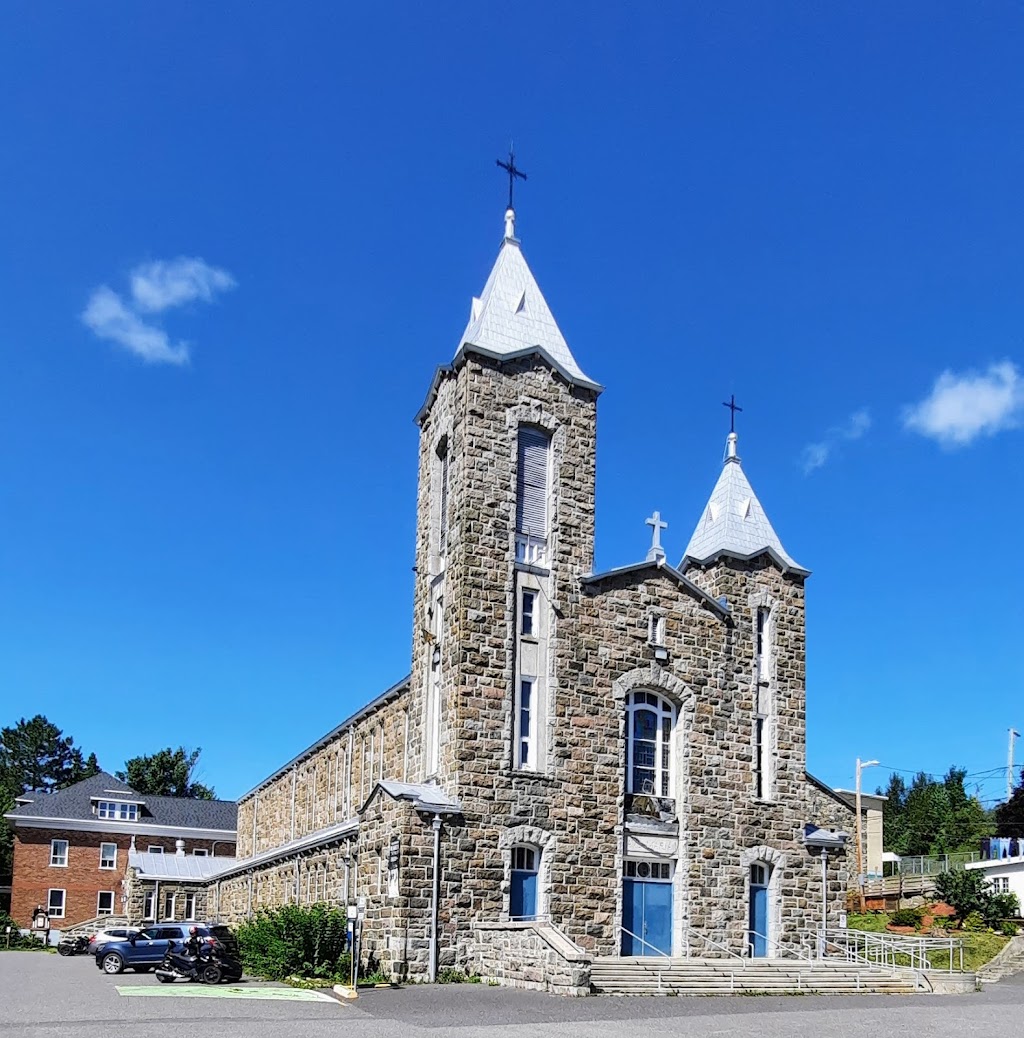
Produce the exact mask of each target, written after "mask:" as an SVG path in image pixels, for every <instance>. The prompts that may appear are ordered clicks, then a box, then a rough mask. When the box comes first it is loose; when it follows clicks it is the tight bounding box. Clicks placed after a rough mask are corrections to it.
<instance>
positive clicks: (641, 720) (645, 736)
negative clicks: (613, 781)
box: [626, 692, 676, 797]
mask: <svg viewBox="0 0 1024 1038" xmlns="http://www.w3.org/2000/svg"><path fill="white" fill-rule="evenodd" d="M675 720H676V710H675V707H674V706H673V705H672V703H670V702H669V701H668V700H667V699H664V698H663V697H662V696H659V695H658V694H657V693H656V692H631V693H630V694H629V696H628V698H627V700H626V792H627V793H634V794H636V793H645V794H648V795H650V796H656V797H671V796H672V795H673V794H672V771H673V769H672V737H673V731H674V729H675Z"/></svg>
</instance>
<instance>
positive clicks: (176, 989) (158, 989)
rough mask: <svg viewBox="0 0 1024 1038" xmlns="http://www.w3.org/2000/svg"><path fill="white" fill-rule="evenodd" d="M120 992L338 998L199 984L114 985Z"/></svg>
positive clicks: (288, 990) (286, 999) (290, 999)
mask: <svg viewBox="0 0 1024 1038" xmlns="http://www.w3.org/2000/svg"><path fill="white" fill-rule="evenodd" d="M117 993H118V994H119V995H132V996H134V995H143V996H146V997H147V998H265V999H272V1000H277V1001H279V1002H334V1003H335V1004H337V1001H338V1000H337V999H335V998H331V996H330V995H325V994H324V993H323V992H322V991H304V990H303V989H302V988H257V987H233V986H232V985H230V984H228V985H224V986H220V985H217V986H214V987H203V986H201V985H199V984H160V985H158V986H154V987H142V986H138V987H136V986H134V985H133V986H132V987H127V986H121V985H117Z"/></svg>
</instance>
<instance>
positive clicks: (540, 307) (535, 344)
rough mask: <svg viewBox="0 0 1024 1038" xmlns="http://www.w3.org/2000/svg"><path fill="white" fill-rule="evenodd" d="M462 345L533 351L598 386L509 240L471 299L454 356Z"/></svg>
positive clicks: (495, 352)
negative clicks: (488, 275) (560, 327)
mask: <svg viewBox="0 0 1024 1038" xmlns="http://www.w3.org/2000/svg"><path fill="white" fill-rule="evenodd" d="M467 347H474V348H475V349H477V350H481V351H482V352H484V353H487V354H490V355H491V356H495V357H502V356H509V355H514V354H521V353H524V352H528V351H532V350H539V351H540V352H542V353H543V354H545V355H546V356H547V358H548V359H549V360H550V361H551V362H552V363H553V364H554V365H555V366H556V367H557V368H559V369H560V370H561V372H562V374H563V375H565V377H566V378H568V379H569V380H570V381H572V382H577V383H579V384H581V385H585V386H589V387H591V388H593V389H599V388H600V387H599V386H598V384H597V383H596V382H594V381H593V380H591V379H589V378H587V376H586V375H584V374H583V371H582V369H581V368H580V366H579V365H578V364H577V363H576V358H575V357H573V355H572V352H571V351H570V350H569V344H568V343H567V342H566V341H565V337H564V336H563V335H562V332H561V330H560V329H559V327H558V325H557V324H556V323H555V318H554V315H553V314H552V313H551V308H550V307H549V306H548V304H547V301H546V300H545V298H544V295H543V293H542V292H541V290H540V286H539V285H538V284H537V280H536V278H534V276H533V272H532V271H531V270H530V268H529V266H528V265H527V263H526V257H524V256H523V252H522V249H520V247H519V242H518V241H517V240H516V239H515V238H506V239H505V240H504V241H503V242H502V244H501V249H500V251H499V252H498V258H497V260H496V261H495V264H494V267H493V268H492V270H491V274H490V277H488V279H487V283H486V284H485V285H484V290H483V292H482V293H481V295H480V298H479V299H474V300H473V304H472V306H471V308H470V315H469V323H468V324H467V325H466V330H465V331H464V332H463V333H462V338H461V339H460V340H459V348H458V350H457V351H456V353H455V359H456V360H458V358H459V356H460V355H461V354H462V353H463V351H464V350H465V349H466V348H467Z"/></svg>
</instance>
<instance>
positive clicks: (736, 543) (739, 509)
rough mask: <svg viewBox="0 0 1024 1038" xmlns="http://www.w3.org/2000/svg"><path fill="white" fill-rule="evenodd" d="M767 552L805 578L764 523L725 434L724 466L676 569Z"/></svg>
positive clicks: (733, 442) (764, 517)
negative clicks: (725, 558) (692, 564)
mask: <svg viewBox="0 0 1024 1038" xmlns="http://www.w3.org/2000/svg"><path fill="white" fill-rule="evenodd" d="M764 552H767V553H768V554H769V555H771V556H772V557H773V558H774V559H775V561H776V562H778V563H779V565H780V566H781V567H782V568H783V569H784V570H791V571H793V572H794V573H800V574H803V575H804V576H807V575H808V574H809V573H810V570H807V569H804V568H803V566H800V565H799V564H798V563H796V562H794V561H793V559H792V558H791V557H790V556H789V555H788V554H787V552H786V549H785V548H783V547H782V541H780V540H779V535H778V534H777V533H776V532H775V529H774V527H773V526H772V524H771V523H770V522H769V520H768V516H767V515H766V514H765V510H764V508H762V507H761V502H760V501H758V499H757V495H756V494H755V493H754V489H753V487H751V485H750V481H749V480H748V479H747V477H746V474H745V473H744V471H743V466H742V465H740V459H739V455H738V454H737V453H736V434H735V433H729V439H728V444H727V447H726V457H725V464H724V465H723V466H722V473H721V475H720V476H719V477H718V482H717V483H716V484H715V489H714V490H712V491H711V497H710V499H709V500H708V503H707V505H706V506H705V508H704V512H703V514H702V515H701V517H700V520H699V522H698V523H697V528H696V529H695V530H694V531H693V536H692V537H691V538H690V543H689V544H688V545H687V547H686V552H685V553H684V555H683V560H682V562H681V563H680V564H679V568H680V569H681V570H682V571H683V572H684V573H685V572H686V568H687V566H688V565H689V564H690V563H694V562H696V563H701V564H704V563H708V562H713V561H714V560H715V559H717V558H720V557H721V556H723V555H727V556H730V557H732V558H737V559H752V558H755V557H756V556H758V555H761V554H763V553H764Z"/></svg>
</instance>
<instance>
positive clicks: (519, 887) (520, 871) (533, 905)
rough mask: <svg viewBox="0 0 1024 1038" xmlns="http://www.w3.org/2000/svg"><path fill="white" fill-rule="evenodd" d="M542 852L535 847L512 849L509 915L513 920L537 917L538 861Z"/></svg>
mask: <svg viewBox="0 0 1024 1038" xmlns="http://www.w3.org/2000/svg"><path fill="white" fill-rule="evenodd" d="M539 857H540V852H539V851H537V850H536V849H535V848H533V847H513V848H512V885H511V889H510V891H509V905H508V914H509V916H510V917H511V918H512V919H535V918H536V917H537V863H538V862H537V859H538V858H539Z"/></svg>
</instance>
